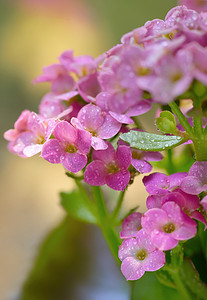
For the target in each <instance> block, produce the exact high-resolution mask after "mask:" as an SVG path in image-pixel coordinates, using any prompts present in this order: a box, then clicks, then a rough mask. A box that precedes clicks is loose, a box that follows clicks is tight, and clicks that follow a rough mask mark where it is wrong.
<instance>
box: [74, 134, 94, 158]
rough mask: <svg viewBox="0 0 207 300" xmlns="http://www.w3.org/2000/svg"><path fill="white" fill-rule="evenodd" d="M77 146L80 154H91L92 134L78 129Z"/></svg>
mask: <svg viewBox="0 0 207 300" xmlns="http://www.w3.org/2000/svg"><path fill="white" fill-rule="evenodd" d="M76 144H77V146H78V151H79V152H80V153H82V154H87V153H89V151H90V149H91V134H90V133H89V132H88V131H85V130H80V129H77V140H76Z"/></svg>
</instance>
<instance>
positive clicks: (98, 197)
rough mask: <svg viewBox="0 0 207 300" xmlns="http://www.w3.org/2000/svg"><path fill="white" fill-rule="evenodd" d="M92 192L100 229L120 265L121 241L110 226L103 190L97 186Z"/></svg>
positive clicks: (92, 188)
mask: <svg viewBox="0 0 207 300" xmlns="http://www.w3.org/2000/svg"><path fill="white" fill-rule="evenodd" d="M91 190H92V195H93V198H94V201H95V203H96V207H97V214H98V219H99V227H100V229H101V231H102V233H103V236H104V238H105V239H106V242H107V244H108V246H109V248H110V250H111V252H112V254H113V256H114V257H115V259H116V261H117V263H118V264H119V265H120V264H121V262H120V260H119V258H118V250H119V245H120V239H119V237H118V235H117V232H116V230H115V229H114V228H113V227H112V226H111V224H110V221H109V215H108V212H107V209H106V206H105V202H104V198H103V194H102V191H101V188H100V187H97V186H91Z"/></svg>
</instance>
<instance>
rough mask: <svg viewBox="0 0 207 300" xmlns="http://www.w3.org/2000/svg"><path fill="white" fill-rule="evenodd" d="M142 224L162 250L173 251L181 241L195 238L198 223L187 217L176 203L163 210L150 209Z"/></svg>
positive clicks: (167, 204)
mask: <svg viewBox="0 0 207 300" xmlns="http://www.w3.org/2000/svg"><path fill="white" fill-rule="evenodd" d="M141 224H142V227H143V229H144V230H145V231H146V232H147V233H148V234H150V235H151V238H152V242H153V243H154V245H155V246H156V247H157V248H158V249H160V250H170V249H173V248H174V247H176V246H177V244H178V242H179V241H183V240H188V239H191V238H193V237H194V236H195V234H196V226H197V224H196V222H194V221H193V220H192V219H190V218H186V217H185V215H184V214H183V212H182V211H181V209H180V207H179V206H178V205H177V204H176V203H175V202H167V203H165V204H164V205H163V206H162V208H161V209H160V208H152V209H149V210H148V211H147V212H146V213H145V214H144V216H143V217H142V221H141Z"/></svg>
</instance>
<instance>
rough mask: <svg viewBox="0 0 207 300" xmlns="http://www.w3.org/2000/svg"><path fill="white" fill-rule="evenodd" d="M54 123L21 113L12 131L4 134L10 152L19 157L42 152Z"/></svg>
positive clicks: (24, 112)
mask: <svg viewBox="0 0 207 300" xmlns="http://www.w3.org/2000/svg"><path fill="white" fill-rule="evenodd" d="M55 125H56V121H55V120H54V122H51V121H49V120H44V119H42V118H41V117H40V116H38V115H37V114H36V113H34V112H30V111H28V110H26V111H23V112H22V114H21V115H20V117H19V118H18V120H17V121H16V123H15V124H14V129H10V130H8V131H6V132H5V134H4V138H5V139H6V140H8V141H9V144H8V148H9V150H10V151H11V152H13V153H14V154H16V155H19V156H21V157H31V156H33V155H35V154H37V153H38V152H40V151H41V150H42V147H43V144H44V143H45V141H46V140H47V139H49V137H50V135H51V130H52V128H53V127H54V126H55Z"/></svg>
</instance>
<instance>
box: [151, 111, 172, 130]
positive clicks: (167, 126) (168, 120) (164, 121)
mask: <svg viewBox="0 0 207 300" xmlns="http://www.w3.org/2000/svg"><path fill="white" fill-rule="evenodd" d="M156 126H157V128H158V129H159V130H160V131H162V132H164V133H170V134H175V133H176V130H177V128H176V120H175V117H174V115H173V114H172V113H171V112H169V111H162V112H161V114H160V117H158V118H156Z"/></svg>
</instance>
